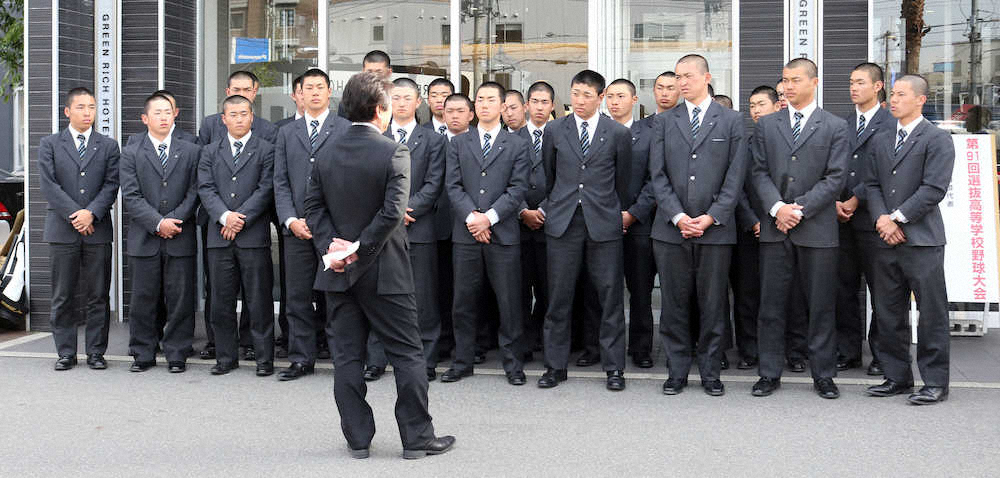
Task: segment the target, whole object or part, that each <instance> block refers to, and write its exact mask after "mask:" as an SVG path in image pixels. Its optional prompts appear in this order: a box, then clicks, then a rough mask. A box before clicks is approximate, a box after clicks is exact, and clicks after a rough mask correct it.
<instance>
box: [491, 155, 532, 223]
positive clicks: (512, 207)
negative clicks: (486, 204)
mask: <svg viewBox="0 0 1000 478" xmlns="http://www.w3.org/2000/svg"><path fill="white" fill-rule="evenodd" d="M513 149H514V151H511V153H513V154H514V164H513V170H512V171H511V173H510V181H509V182H508V183H507V188H506V189H505V190H504V192H503V194H501V195H500V197H498V198H497V200H496V201H493V204H491V205H490V209H493V210H495V211H496V213H497V217H499V218H500V220H501V221H503V220H505V219H507V218H508V217H512V216H513V217H514V218H515V220H516V218H517V213H518V211H520V210H521V203H522V202H523V201H524V192H525V191H526V190H527V189H528V169H529V168H530V167H531V160H530V159H529V157H530V156H528V155H529V154H531V153H530V151H531V146H530V145H529V144H527V143H525V145H524V148H521V150H520V151H516V149H517V148H513Z"/></svg>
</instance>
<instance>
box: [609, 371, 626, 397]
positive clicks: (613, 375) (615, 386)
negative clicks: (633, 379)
mask: <svg viewBox="0 0 1000 478" xmlns="http://www.w3.org/2000/svg"><path fill="white" fill-rule="evenodd" d="M606 387H607V388H608V390H611V391H612V392H620V391H622V390H625V373H624V372H622V371H621V370H612V371H610V372H608V383H607V385H606Z"/></svg>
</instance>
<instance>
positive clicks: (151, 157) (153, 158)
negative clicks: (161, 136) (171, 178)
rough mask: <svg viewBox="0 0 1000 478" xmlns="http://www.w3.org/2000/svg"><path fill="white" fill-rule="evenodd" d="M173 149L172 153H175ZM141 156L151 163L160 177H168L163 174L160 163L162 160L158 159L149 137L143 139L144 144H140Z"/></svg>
mask: <svg viewBox="0 0 1000 478" xmlns="http://www.w3.org/2000/svg"><path fill="white" fill-rule="evenodd" d="M173 149H174V148H170V151H171V152H173ZM139 154H141V155H142V156H143V157H145V158H146V160H147V161H149V164H150V165H152V166H153V170H154V171H156V172H157V173H158V174H159V175H160V177H164V178H165V177H167V175H165V174H164V173H163V165H162V164H161V163H160V158H158V157H157V154H156V149H154V148H153V142H152V141H150V140H149V136H143V137H142V142H140V143H139ZM167 164H168V165H169V164H170V161H169V160H168V161H167Z"/></svg>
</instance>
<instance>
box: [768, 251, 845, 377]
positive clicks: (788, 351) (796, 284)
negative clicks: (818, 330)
mask: <svg viewBox="0 0 1000 478" xmlns="http://www.w3.org/2000/svg"><path fill="white" fill-rule="evenodd" d="M792 277H793V279H792V284H791V287H790V289H791V294H790V295H789V297H788V304H787V305H786V306H785V311H786V312H785V313H786V315H785V358H787V359H788V360H800V361H805V360H806V359H808V358H809V307H808V304H807V302H806V293H805V291H804V290H803V288H802V280H801V278H800V276H799V271H798V270H797V269H796V270H793V271H792ZM762 280H763V279H762ZM830 280H833V279H832V278H830ZM827 293H828V294H832V293H833V292H831V291H827ZM759 329H760V327H759V326H758V330H759ZM758 346H759V339H758Z"/></svg>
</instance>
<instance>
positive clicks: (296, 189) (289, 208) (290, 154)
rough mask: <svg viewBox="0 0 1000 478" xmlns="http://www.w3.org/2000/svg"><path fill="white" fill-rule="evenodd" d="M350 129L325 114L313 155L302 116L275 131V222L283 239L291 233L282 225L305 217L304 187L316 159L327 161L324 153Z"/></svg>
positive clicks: (349, 123) (347, 122)
mask: <svg viewBox="0 0 1000 478" xmlns="http://www.w3.org/2000/svg"><path fill="white" fill-rule="evenodd" d="M350 126H351V122H350V121H347V120H345V119H344V118H341V117H339V116H337V115H335V114H333V112H330V113H329V114H327V115H326V119H325V120H324V121H323V124H322V125H320V127H319V130H318V132H317V137H316V152H315V153H313V152H312V146H311V145H310V144H309V125H307V124H306V119H305V117H304V116H303V117H302V118H299V119H298V120H297V121H292V122H291V123H287V124H285V126H283V127H282V128H281V129H280V130H279V131H278V140H277V141H276V142H275V145H274V203H275V206H276V207H277V210H278V222H279V223H280V224H281V230H282V231H283V234H285V235H286V236H289V235H291V234H292V233H291V231H289V230H288V228H286V227H285V221H287V220H288V219H289V218H292V217H296V218H300V219H305V217H306V216H305V214H306V208H305V204H304V202H305V198H306V186H307V185H308V184H309V175H310V174H311V173H312V170H313V164H314V163H315V162H316V158H324V157H327V156H328V152H327V150H329V149H330V148H332V147H333V144H334V143H335V142H336V140H337V138H339V137H340V136H341V135H343V134H344V133H345V132H346V131H347V129H348V128H350Z"/></svg>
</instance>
